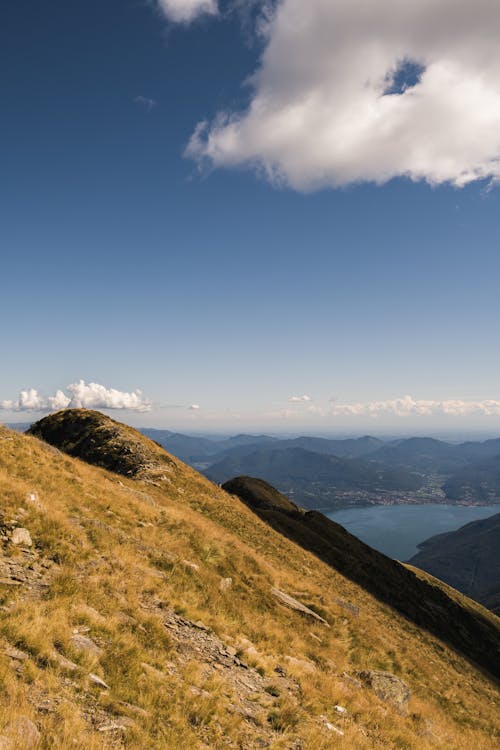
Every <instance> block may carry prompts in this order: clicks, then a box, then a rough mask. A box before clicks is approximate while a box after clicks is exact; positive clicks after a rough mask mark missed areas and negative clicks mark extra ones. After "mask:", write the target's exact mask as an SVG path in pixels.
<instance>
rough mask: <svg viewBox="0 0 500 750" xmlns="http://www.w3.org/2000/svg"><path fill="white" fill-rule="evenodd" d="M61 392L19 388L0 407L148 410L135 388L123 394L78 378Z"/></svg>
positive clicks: (148, 406) (43, 409)
mask: <svg viewBox="0 0 500 750" xmlns="http://www.w3.org/2000/svg"><path fill="white" fill-rule="evenodd" d="M66 391H67V392H68V394H69V395H68V394H67V393H65V392H64V391H62V390H57V391H56V393H55V394H54V396H43V395H42V394H40V393H39V392H38V390H37V389H36V388H27V389H26V390H22V391H21V392H20V394H19V396H18V398H17V399H16V400H15V401H11V400H5V401H0V410H3V411H10V412H52V411H60V410H61V409H127V410H130V411H137V412H147V411H151V408H152V403H151V401H148V400H147V399H145V398H144V397H143V395H142V392H141V391H139V390H136V391H133V392H132V393H127V392H125V391H119V390H117V389H116V388H106V387H105V386H104V385H100V384H99V383H86V382H85V381H84V380H79V381H78V382H77V383H71V384H70V385H68V386H67V388H66Z"/></svg>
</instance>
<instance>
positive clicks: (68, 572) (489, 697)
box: [0, 412, 499, 750]
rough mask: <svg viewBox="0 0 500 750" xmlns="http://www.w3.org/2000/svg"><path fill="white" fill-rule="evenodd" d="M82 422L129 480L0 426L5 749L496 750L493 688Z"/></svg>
mask: <svg viewBox="0 0 500 750" xmlns="http://www.w3.org/2000/svg"><path fill="white" fill-rule="evenodd" d="M87 416H88V413H83V414H82V413H81V412H80V413H79V414H75V413H73V415H72V419H73V420H74V425H73V426H74V427H75V429H76V427H77V425H78V423H80V425H81V420H82V419H84V420H86V419H87ZM92 419H96V420H97V427H99V425H100V426H101V427H102V428H103V429H102V430H101V432H100V433H95V432H94V440H96V442H97V444H98V445H97V446H95V445H94V446H93V447H92V448H91V451H92V452H93V451H94V450H96V449H97V448H98V447H99V445H100V446H101V447H102V448H104V446H105V445H106V443H107V442H108V449H106V451H101V452H100V453H99V455H100V456H101V458H102V457H103V456H105V455H107V454H109V455H110V457H111V458H110V460H112V461H113V462H114V464H113V465H114V468H115V469H118V470H125V471H126V472H130V471H131V470H132V472H133V473H132V474H128V476H125V475H124V474H121V475H120V474H116V473H112V472H110V471H108V470H106V469H104V468H99V467H95V466H90V465H88V464H86V463H83V462H81V461H80V460H78V459H75V458H71V457H69V456H67V455H64V454H63V453H60V452H59V451H58V450H57V449H55V448H53V447H51V446H49V445H46V444H44V443H42V442H40V441H39V440H38V439H36V438H34V437H30V436H24V435H19V434H17V433H14V432H12V431H9V430H6V429H4V428H0V509H1V529H0V541H1V548H0V551H1V555H0V565H1V570H0V597H1V603H0V606H1V608H2V609H1V619H0V670H1V674H2V690H1V692H0V737H2V738H3V739H2V740H1V742H2V744H3V746H4V747H9V748H23V750H26V748H27V747H33V748H35V747H37V748H40V750H45V749H46V748H47V749H48V748H58V749H59V748H76V750H83V749H84V748H85V750H89V749H90V750H94V749H95V748H120V747H126V748H135V749H137V750H144V749H145V748H148V750H149V749H150V748H168V749H171V748H176V749H177V748H180V749H181V750H183V749H184V748H185V749H186V750H188V749H189V750H191V749H193V750H196V749H197V748H211V749H212V748H215V749H218V748H221V749H222V748H245V749H249V750H250V749H253V748H266V747H268V748H276V750H280V749H282V748H283V749H285V748H287V749H290V750H291V749H292V748H293V750H298V749H299V748H301V750H323V749H324V750H326V749H327V748H334V747H342V748H356V750H358V749H359V750H365V749H368V748H380V749H382V748H384V750H386V749H387V748H389V749H391V748H393V749H394V750H396V749H397V750H402V749H403V748H418V750H421V749H422V750H425V749H426V748H436V747H446V748H450V750H453V749H455V748H456V749H457V750H466V749H467V750H468V748H470V747H477V748H484V749H485V750H489V748H496V747H497V745H498V737H499V730H498V722H497V717H498V691H497V687H496V685H495V684H494V682H493V681H492V679H491V678H490V677H488V676H487V675H486V674H483V673H481V672H480V671H479V670H478V669H477V668H476V667H475V666H474V665H472V664H471V663H469V662H468V661H467V660H466V659H464V658H463V657H461V656H460V655H458V654H457V653H456V652H454V651H452V650H450V649H449V648H448V647H447V646H446V645H445V644H443V643H442V642H440V641H439V640H438V639H436V638H435V637H433V636H431V635H430V634H429V633H427V632H426V631H423V630H421V629H419V628H418V627H417V626H416V625H415V624H413V623H411V622H409V621H408V620H406V619H405V618H403V617H402V616H401V615H399V614H398V613H396V612H395V611H394V610H392V609H391V608H390V607H389V606H387V605H385V604H381V603H379V602H378V601H377V600H376V599H375V598H374V597H373V596H371V595H370V594H368V593H367V592H366V591H365V590H364V589H363V588H361V587H360V586H357V585H356V584H354V583H352V582H351V581H349V580H348V579H347V578H345V577H344V576H342V575H341V574H340V573H338V572H336V571H335V570H334V569H332V568H331V567H330V566H328V565H326V564H324V563H323V562H321V561H320V560H318V559H317V558H316V557H315V556H313V555H311V554H310V553H308V552H307V551H305V550H303V549H301V548H300V547H298V546H297V545H295V544H294V543H293V542H291V541H289V540H288V539H286V538H284V537H283V536H282V535H280V534H279V533H277V532H276V531H274V530H273V529H271V528H270V527H269V526H268V525H267V524H266V523H264V522H263V521H261V520H260V519H258V518H257V517H256V516H255V515H254V513H252V512H251V511H250V510H249V509H248V508H247V507H246V506H245V505H244V504H243V503H241V502H240V501H238V500H237V499H235V498H234V497H231V496H229V495H228V494H226V493H225V492H223V491H222V490H221V489H219V488H218V487H216V486H214V485H213V484H211V483H210V482H209V481H208V480H206V479H204V478H203V477H201V476H200V475H198V474H197V473H196V472H194V471H193V470H191V469H189V468H187V467H186V466H184V465H183V464H181V463H180V462H179V461H176V460H175V459H172V458H171V457H168V456H167V457H165V454H164V453H163V451H162V450H161V449H160V448H159V447H158V446H156V445H155V444H154V443H150V442H149V441H148V440H147V439H145V438H144V437H142V436H140V435H139V434H138V433H136V432H135V431H133V430H130V429H129V428H124V427H122V426H117V425H116V423H113V422H112V421H111V420H107V418H100V419H98V418H95V417H92ZM101 420H103V421H101ZM91 422H92V420H91V419H89V421H87V422H86V427H83V426H82V427H81V432H82V433H85V430H87V429H89V430H90V431H92V430H94V429H95V427H96V424H95V423H94V425H93V426H92V425H91ZM76 432H77V433H78V430H77V431H76ZM98 434H100V435H101V436H103V435H104V437H105V439H104V442H100V438H97V435H98ZM88 436H89V437H92V435H88ZM84 438H85V435H84V434H80V437H78V434H77V435H76V438H75V434H73V435H72V437H71V440H68V443H71V442H72V443H73V444H75V441H76V440H80V439H82V440H83V443H82V444H84V445H85V444H86V443H85V439H84ZM98 452H99V451H98ZM138 452H139V454H140V458H139V459H137V460H135V461H132V465H133V467H134V468H133V469H131V466H130V462H131V456H134V455H135V456H137V455H138ZM122 459H123V461H122ZM132 476H135V477H136V478H132ZM16 529H26V530H27V531H28V532H29V534H30V537H31V540H32V545H31V546H29V545H28V544H27V541H28V540H27V539H26V535H25V534H24V532H21V531H17V532H16ZM14 540H16V541H19V540H21V543H19V544H15V543H14ZM229 579H231V580H229ZM273 589H274V590H276V589H278V590H279V591H281V592H284V593H287V594H289V595H291V596H292V597H294V598H295V599H297V600H299V601H300V602H301V603H302V604H303V605H305V606H306V607H308V608H309V609H310V610H311V612H315V613H317V614H319V615H320V616H321V617H322V618H323V619H324V620H325V621H326V622H327V624H324V623H323V622H322V621H321V620H319V619H316V618H315V617H314V616H312V615H309V614H307V613H301V612H297V611H294V610H293V609H291V608H290V607H285V606H283V604H282V603H280V599H279V598H277V596H276V593H275V591H274V593H273ZM370 670H371V671H372V672H373V671H375V672H376V671H385V672H390V673H391V674H393V675H394V676H395V677H397V678H398V679H399V680H402V681H403V682H404V683H405V684H406V685H407V686H408V688H409V690H410V692H411V697H410V699H409V702H408V703H407V704H406V703H404V702H403V703H401V702H400V703H399V704H398V703H397V700H398V698H397V697H396V696H395V695H394V694H391V691H388V690H385V691H384V690H382V689H381V688H380V685H378V683H377V678H376V676H375V677H374V675H373V674H371V676H370V673H369V671H370ZM99 680H101V681H102V682H103V683H104V685H103V684H102V683H101V684H99ZM380 696H383V697H382V698H381V697H380ZM391 696H392V697H391ZM401 700H403V701H404V691H403V698H401ZM341 709H346V710H345V712H343V711H342V710H341ZM340 733H343V734H340ZM21 734H22V738H21ZM16 735H17V737H18V739H16ZM16 743H17V744H16Z"/></svg>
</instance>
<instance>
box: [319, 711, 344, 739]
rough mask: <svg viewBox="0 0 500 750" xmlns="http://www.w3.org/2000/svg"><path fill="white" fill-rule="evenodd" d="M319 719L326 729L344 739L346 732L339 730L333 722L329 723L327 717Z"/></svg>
mask: <svg viewBox="0 0 500 750" xmlns="http://www.w3.org/2000/svg"><path fill="white" fill-rule="evenodd" d="M319 719H320V721H321V723H322V725H323V726H324V728H325V729H327V730H328V731H329V732H333V733H334V734H338V735H339V737H343V736H344V732H343V731H342V730H341V729H337V727H336V726H335V725H334V724H332V723H331V721H328V719H327V718H326V716H320V717H319Z"/></svg>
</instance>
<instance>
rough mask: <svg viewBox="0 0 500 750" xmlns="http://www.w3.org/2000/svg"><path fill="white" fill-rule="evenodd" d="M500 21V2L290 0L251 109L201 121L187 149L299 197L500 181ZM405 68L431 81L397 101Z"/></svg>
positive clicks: (274, 28) (276, 23) (272, 25)
mask: <svg viewBox="0 0 500 750" xmlns="http://www.w3.org/2000/svg"><path fill="white" fill-rule="evenodd" d="M165 4H168V2H167V0H165ZM499 25H500V3H499V2H498V0H476V1H475V2H474V3H472V2H456V0H398V2H395V0H377V2H372V1H370V0H307V1H305V0H282V1H281V3H279V4H278V6H277V9H276V12H275V14H274V16H273V17H272V18H271V19H270V21H269V22H268V24H267V28H266V32H267V47H266V49H265V51H264V53H263V56H262V60H261V65H260V68H259V69H258V70H257V72H256V73H255V75H254V76H253V79H252V81H251V83H252V85H253V95H252V99H251V102H250V105H249V107H248V109H247V111H245V112H240V113H221V114H219V115H218V117H217V118H216V119H215V121H214V122H212V123H207V122H205V123H200V124H199V125H198V127H197V129H196V131H195V133H194V134H193V136H192V138H191V141H190V143H189V146H188V148H187V152H186V153H187V155H188V156H191V157H193V158H195V159H197V160H201V161H205V160H208V161H209V163H211V164H212V165H214V166H216V167H235V166H241V165H246V166H252V167H254V168H256V169H257V170H259V171H261V172H263V173H264V174H265V175H267V177H268V178H269V179H270V180H272V181H274V182H277V183H279V184H285V185H288V186H291V187H292V188H295V189H297V190H311V189H316V188H320V187H325V186H330V187H336V186H341V185H346V184H349V183H353V182H358V181H374V182H376V183H383V182H385V181H387V180H389V179H391V178H392V177H395V176H402V175H405V176H408V177H410V178H411V179H412V180H426V181H427V182H429V183H432V184H439V183H444V182H449V183H451V184H453V185H456V186H463V185H465V184H467V183H469V182H471V181H473V180H477V179H481V178H492V179H493V180H495V179H498V178H500V46H499V44H498V29H499ZM405 60H406V61H412V62H413V63H416V64H418V65H419V66H421V68H422V70H423V73H422V74H421V77H420V81H419V82H418V81H417V83H416V85H413V86H409V87H407V88H406V89H405V88H404V86H402V85H401V83H402V81H399V89H398V90H399V91H400V92H401V93H388V91H390V90H392V89H391V86H393V88H397V86H395V84H397V83H398V81H397V80H396V81H395V78H396V79H397V77H398V68H400V66H401V64H402V63H403V62H404V61H405Z"/></svg>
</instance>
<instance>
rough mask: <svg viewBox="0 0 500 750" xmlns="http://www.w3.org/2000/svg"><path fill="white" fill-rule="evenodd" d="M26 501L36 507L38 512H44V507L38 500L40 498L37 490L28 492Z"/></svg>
mask: <svg viewBox="0 0 500 750" xmlns="http://www.w3.org/2000/svg"><path fill="white" fill-rule="evenodd" d="M26 502H27V503H28V505H32V506H33V507H34V508H36V509H37V510H38V511H40V513H46V508H45V506H44V504H43V503H42V502H40V498H39V497H38V492H28V494H27V495H26Z"/></svg>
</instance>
